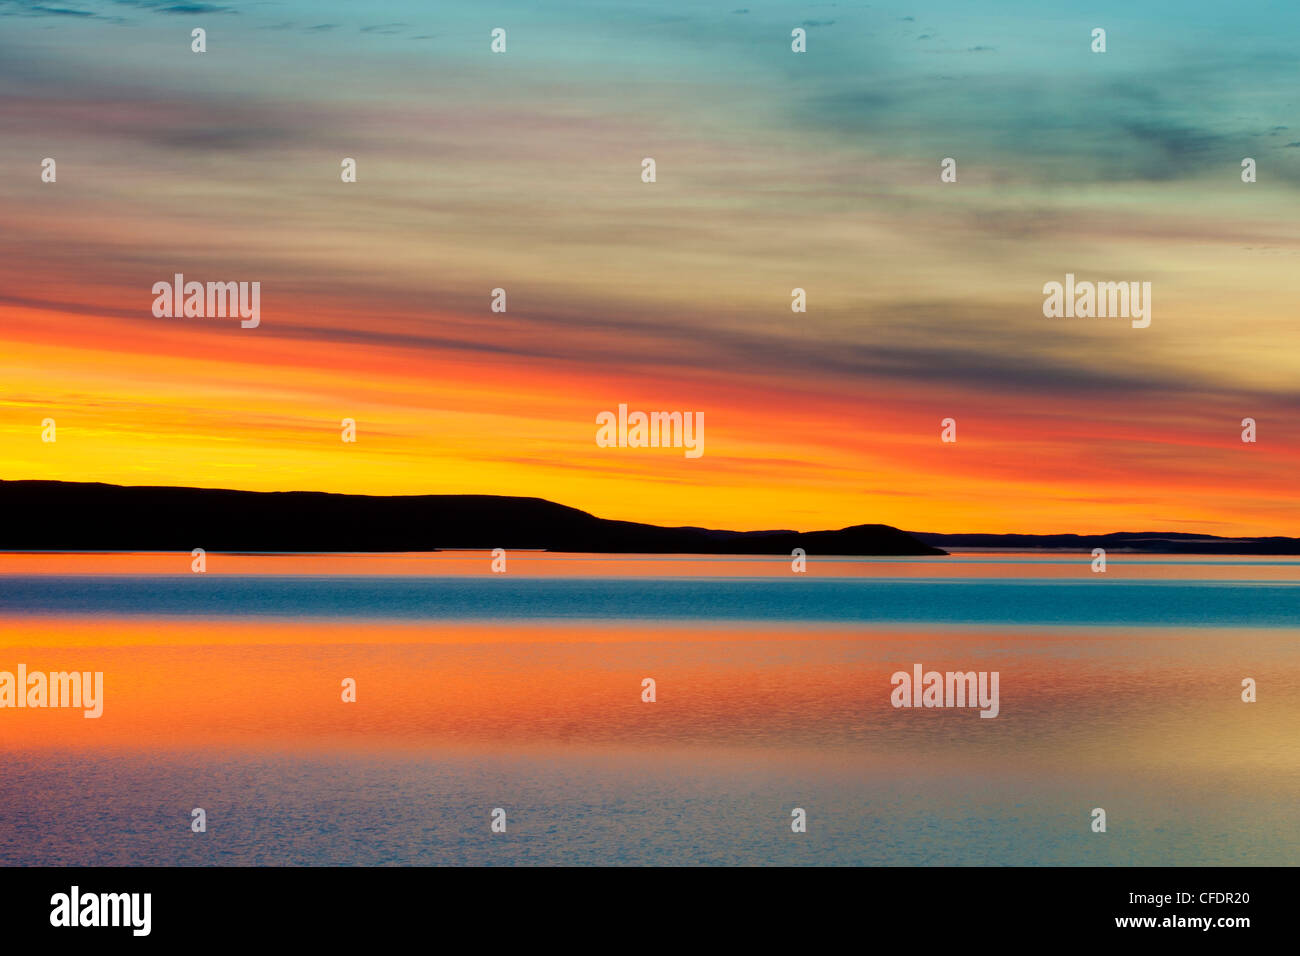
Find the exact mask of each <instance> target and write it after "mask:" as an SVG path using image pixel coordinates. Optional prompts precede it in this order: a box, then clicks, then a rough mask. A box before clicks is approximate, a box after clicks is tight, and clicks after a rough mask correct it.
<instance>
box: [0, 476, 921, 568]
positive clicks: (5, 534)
mask: <svg viewBox="0 0 1300 956" xmlns="http://www.w3.org/2000/svg"><path fill="white" fill-rule="evenodd" d="M0 515H3V516H4V517H3V518H2V519H0V550H7V551H24V550H26V551H65V550H66V551H71V550H87V551H189V550H191V549H193V548H203V549H205V550H207V551H433V550H437V549H439V548H442V549H454V548H466V549H479V548H483V549H487V548H506V549H507V550H509V549H511V548H515V549H540V550H547V551H589V552H597V553H600V552H605V553H624V554H627V553H648V554H786V555H788V554H789V553H790V552H791V551H792V550H793V549H794V548H803V549H804V550H805V551H807V552H808V553H809V554H810V555H819V554H820V555H855V554H861V555H920V554H943V553H944V552H943V551H942V550H940V549H938V548H934V547H931V546H929V545H925V544H922V543H921V542H920V541H917V540H916V539H915V538H913V537H912V536H911V535H909V534H907V533H906V532H903V531H899V530H898V529H897V528H891V527H889V526H887V525H881V524H864V525H856V526H854V527H851V528H843V529H841V530H839V531H813V532H808V533H799V532H795V531H749V532H737V531H714V530H709V529H706V528H661V527H658V526H656V525H650V524H637V523H635V522H630V521H608V520H606V519H603V518H597V517H596V516H594V515H590V514H587V513H586V512H585V511H579V510H577V509H576V508H567V507H565V506H564V505H557V504H555V503H554V502H551V501H545V500H543V499H541V498H512V497H501V496H496V495H409V496H394V497H377V496H371V495H337V494H327V493H324V492H316V491H283V492H280V491H277V492H258V491H224V490H217V489H208V488H168V487H123V486H121V485H105V484H100V483H81V482H63V481H0Z"/></svg>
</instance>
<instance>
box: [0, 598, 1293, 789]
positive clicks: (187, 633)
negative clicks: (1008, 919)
mask: <svg viewBox="0 0 1300 956" xmlns="http://www.w3.org/2000/svg"><path fill="white" fill-rule="evenodd" d="M19 662H22V663H25V664H26V665H27V667H28V669H29V671H35V670H70V669H77V670H91V671H95V670H102V671H103V672H104V680H105V702H104V715H103V716H102V717H101V718H99V719H97V720H87V719H85V718H83V717H82V716H81V714H80V713H79V712H70V711H60V710H35V709H3V710H0V750H3V749H40V748H45V747H89V748H96V749H100V748H122V747H126V748H146V749H170V748H177V749H194V748H205V747H226V746H250V747H255V748H258V749H266V748H284V749H297V750H303V749H321V748H325V749H328V748H339V747H344V748H348V749H367V748H393V747H396V748H405V749H409V748H415V749H437V748H441V749H446V748H467V749H471V750H475V751H477V752H486V753H498V752H510V751H520V750H535V751H541V752H552V753H559V752H578V751H582V750H593V749H594V750H606V751H608V750H616V751H625V752H642V751H645V750H647V749H650V748H653V749H677V748H692V749H699V748H707V749H708V750H711V751H717V752H721V751H731V752H737V751H740V752H746V751H748V752H752V753H754V754H755V756H756V759H759V758H758V755H759V754H760V753H761V754H766V755H768V756H769V757H770V756H771V755H772V754H776V753H782V752H787V753H814V752H816V753H822V754H840V755H842V756H844V757H845V758H847V759H851V760H853V761H856V762H865V763H868V764H871V765H875V766H879V767H885V766H893V767H904V768H912V769H915V770H917V771H924V772H934V771H936V769H937V768H942V767H945V766H947V767H958V766H967V767H977V768H983V769H986V770H989V771H990V772H996V771H997V770H998V768H1002V769H1004V770H1011V769H1024V768H1026V767H1031V766H1032V767H1038V768H1049V769H1050V768H1056V769H1061V770H1063V769H1066V768H1070V769H1073V770H1078V769H1080V768H1086V767H1096V768H1098V769H1101V768H1109V769H1111V770H1113V769H1114V768H1116V767H1119V766H1122V767H1129V768H1133V769H1134V770H1135V771H1141V770H1145V769H1152V768H1164V769H1173V770H1174V771H1183V772H1196V771H1197V769H1198V768H1199V769H1203V770H1210V769H1214V770H1215V771H1223V770H1225V769H1228V768H1240V769H1241V770H1242V771H1243V772H1250V773H1255V772H1266V773H1268V774H1269V775H1270V776H1271V778H1272V779H1273V780H1274V781H1275V782H1277V783H1279V784H1280V783H1282V782H1284V781H1288V780H1289V781H1291V782H1292V783H1296V782H1300V780H1298V779H1297V777H1298V775H1300V735H1297V734H1296V732H1295V727H1296V726H1297V725H1300V653H1297V650H1296V645H1295V640H1294V635H1292V634H1289V633H1287V632H1274V631H1267V630H1242V631H1236V632H1230V631H1215V630H1209V629H1196V630H1194V631H1189V632H1185V633H1183V632H1177V631H1172V630H1168V631H1166V630H1161V629H1149V628H1148V629H1138V630H1133V631H1129V630H1125V629H1119V628H1115V629H1085V628H1061V629H1032V630H1031V629H1014V628H1013V629H1005V628H1002V629H998V628H985V629H973V628H972V629H943V630H926V629H921V628H875V627H873V628H870V629H866V628H847V627H842V626H825V627H820V628H809V627H802V626H801V627H798V628H792V627H790V626H788V625H779V626H778V625H772V626H755V625H753V624H747V625H745V626H743V627H736V626H728V625H716V624H714V625H708V626H700V625H697V624H693V625H685V624H679V625H674V626H664V625H662V624H638V623H632V624H625V623H622V622H620V623H616V624H609V623H599V624H597V623H586V622H576V623H575V622H566V623H563V624H508V625H507V624H482V623H455V624H447V623H440V624H436V625H431V624H428V623H418V622H413V623H397V624H391V623H357V622H347V623H326V624H320V623H310V624H309V623H279V622H251V623H249V622H193V621H185V622H159V621H147V622H143V621H142V622H140V623H133V622H120V621H119V622H112V623H106V624H99V623H94V622H87V621H84V620H59V619H48V618H43V619H39V620H36V619H27V620H15V619H7V620H3V621H0V670H9V671H12V670H14V669H15V668H16V665H17V664H18V663H19ZM913 663H920V664H922V665H923V666H924V668H925V669H926V670H931V669H933V670H939V671H946V670H990V671H991V670H996V671H998V672H999V674H1000V694H999V698H1000V699H999V706H1000V714H999V716H998V717H997V718H995V719H984V718H980V717H979V716H978V712H977V711H976V710H974V709H964V710H959V709H924V708H921V709H911V708H906V709H895V708H893V707H892V706H891V705H890V691H891V689H892V686H891V683H890V676H891V675H892V674H893V673H894V672H895V671H898V670H904V671H909V670H910V669H911V666H912V664H913ZM1242 676H1251V677H1254V678H1255V679H1256V680H1257V681H1258V683H1259V686H1260V688H1261V689H1260V703H1258V704H1244V703H1242V702H1241V701H1240V697H1239V695H1240V686H1239V681H1240V678H1241V677H1242ZM647 677H650V678H653V679H654V680H655V681H656V685H657V686H656V690H657V700H656V701H655V702H654V703H645V702H643V701H642V699H641V696H642V680H643V679H644V678H647ZM345 678H352V679H354V680H355V681H356V682H357V701H356V703H344V702H343V700H342V681H343V680H344V679H345Z"/></svg>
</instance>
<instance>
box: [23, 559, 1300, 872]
mask: <svg viewBox="0 0 1300 956" xmlns="http://www.w3.org/2000/svg"><path fill="white" fill-rule="evenodd" d="M191 560H192V559H191V558H190V556H189V555H175V554H167V555H163V554H131V555H105V554H93V555H85V554H51V555H17V554H0V671H4V670H8V671H14V670H15V669H16V667H17V665H18V664H19V663H20V662H21V663H25V664H26V665H27V668H28V671H29V672H34V671H37V670H45V671H50V670H70V669H77V670H92V671H93V670H99V671H103V672H104V682H105V703H104V714H103V716H102V717H101V718H100V719H98V720H87V719H85V718H83V717H82V714H81V712H80V711H79V710H77V711H73V710H53V709H9V708H5V709H0V760H3V764H2V767H3V770H2V771H0V864H6V865H12V864H34V863H53V864H61V863H77V864H100V863H162V864H167V863H184V864H210V863H217V864H223V863H224V864H235V863H256V864H333V863H355V864H412V863H416V864H466V863H470V864H486V863H491V864H516V863H522V864H536V863H580V864H591V863H613V864H624V863H651V864H672V863H676V864H706V863H739V864H768V863H788V864H981V863H995V864H1067V863H1084V864H1119V865H1142V864H1146V865H1158V864H1251V863H1273V864H1277V863H1281V864H1294V863H1297V862H1300V822H1298V821H1297V815H1296V814H1295V812H1294V807H1295V805H1296V802H1297V798H1300V561H1296V560H1288V559H1281V558H1241V559H1233V558H1221V557H1215V558H1195V557H1171V558H1153V557H1151V556H1123V555H1114V554H1112V555H1111V556H1110V565H1109V570H1108V571H1107V573H1106V574H1104V575H1100V574H1092V573H1091V571H1090V569H1089V563H1090V558H1089V557H1088V556H1086V555H1051V556H1042V555H996V556H993V555H980V554H964V555H955V556H951V557H946V558H909V559H902V560H890V559H857V560H854V559H830V560H822V561H816V560H813V561H811V562H810V564H809V568H808V573H807V574H806V575H794V574H792V573H791V571H790V566H789V562H788V560H780V559H768V558H674V557H662V556H617V557H597V556H576V555H544V554H526V553H516V554H512V555H510V557H509V570H508V572H507V573H505V574H492V573H491V572H490V570H489V565H490V558H489V556H488V555H486V554H483V553H474V554H463V553H457V554H450V553H443V554H435V555H400V556H360V555H353V556H303V555H208V559H207V560H208V571H207V573H206V574H203V575H198V574H193V573H191V571H190V561H191ZM917 663H919V664H922V665H923V666H924V669H925V670H927V671H928V670H937V671H948V670H962V671H969V670H977V671H997V672H998V673H999V675H1000V692H999V709H1000V712H999V715H998V717H997V718H996V719H981V718H980V717H979V716H978V711H977V710H974V709H969V708H951V709H948V708H934V709H927V708H899V709H896V708H894V707H892V706H891V704H890V692H891V689H892V687H891V683H890V677H891V675H892V674H893V673H894V672H895V671H900V670H901V671H908V672H910V671H911V669H912V665H913V664H917ZM646 677H651V678H654V680H655V681H656V684H657V700H656V702H655V703H652V704H651V703H644V702H642V700H641V682H642V679H643V678H646ZM1245 677H1250V678H1253V679H1254V680H1255V681H1256V682H1257V685H1258V702H1257V703H1253V704H1247V703H1243V702H1242V700H1241V696H1240V695H1241V681H1242V679H1243V678H1245ZM344 678H351V679H353V680H355V681H356V685H357V701H356V703H344V702H343V701H342V700H341V699H340V686H341V681H342V680H343V679H344ZM193 807H203V808H204V809H205V810H206V811H207V814H208V825H209V829H208V832H207V833H204V834H194V833H192V832H191V831H190V828H189V821H190V810H191V808H193ZM494 807H502V808H505V810H506V812H507V821H508V829H507V832H506V833H503V834H501V833H498V834H494V833H492V832H490V829H489V815H490V812H491V811H492V809H493V808H494ZM795 807H800V808H803V809H804V810H805V811H806V812H807V816H808V831H807V832H806V833H793V832H791V828H790V819H791V817H790V813H791V810H792V809H793V808H795ZM1094 807H1103V808H1105V810H1106V813H1107V832H1106V833H1104V834H1100V833H1092V832H1091V831H1090V828H1089V823H1090V819H1091V817H1090V811H1091V810H1092V809H1093V808H1094Z"/></svg>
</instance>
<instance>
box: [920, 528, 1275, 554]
mask: <svg viewBox="0 0 1300 956" xmlns="http://www.w3.org/2000/svg"><path fill="white" fill-rule="evenodd" d="M911 534H912V537H914V538H916V539H917V540H919V541H924V542H925V543H926V544H930V545H934V546H935V547H942V548H952V549H964V550H970V551H987V550H1000V551H1087V552H1091V551H1092V549H1093V548H1104V549H1105V550H1106V551H1107V552H1111V551H1115V552H1125V551H1129V552H1137V553H1144V554H1300V538H1283V537H1280V536H1275V537H1267V538H1223V537H1219V536H1218V535H1213V534H1191V533H1188V532H1184V531H1115V532H1112V533H1110V534H931V533H929V532H924V531H913V532H911Z"/></svg>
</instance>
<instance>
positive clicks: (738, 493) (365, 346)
mask: <svg viewBox="0 0 1300 956" xmlns="http://www.w3.org/2000/svg"><path fill="white" fill-rule="evenodd" d="M975 7H978V10H977V9H975ZM1139 7H1140V9H1139ZM195 27H202V28H204V29H206V31H207V52H206V53H203V54H195V53H192V52H191V50H190V42H191V41H190V31H191V30H192V29H193V28H195ZM494 27H502V28H504V29H505V30H506V31H507V52H506V53H505V54H493V53H491V52H490V50H489V44H490V33H491V30H492V29H493V28H494ZM795 27H803V28H804V29H805V30H806V31H807V36H808V41H807V42H808V51H807V53H804V54H795V53H792V52H791V49H790V31H791V29H793V28H795ZM1094 27H1103V28H1105V29H1106V31H1107V52H1106V53H1104V54H1096V53H1092V52H1091V51H1090V44H1091V38H1090V34H1091V31H1092V29H1093V28H1094ZM1298 27H1300V5H1297V4H1295V3H1239V4H1235V5H1231V6H1229V5H1225V4H1221V3H1203V2H1185V0H1184V2H1168V3H1164V2H1157V3H1143V4H1140V5H1138V4H1133V3H1128V2H1125V3H1119V2H1109V0H1107V2H1097V3H1086V4H1085V3H1066V4H1043V3H1041V2H1024V3H1011V2H1007V3H981V4H978V5H972V4H970V3H966V2H956V0H949V2H938V3H925V4H918V3H911V4H909V3H900V4H893V3H885V4H883V5H882V4H879V3H873V4H871V5H866V4H853V3H809V4H803V5H800V4H789V3H761V2H755V0H728V2H726V3H719V4H705V3H685V2H654V3H650V2H629V3H615V2H608V3H599V4H598V3H582V2H578V3H575V2H561V3H540V4H539V3H536V2H529V3H493V2H485V3H481V4H471V5H464V6H463V8H462V9H459V10H452V9H444V7H443V5H439V4H434V3H416V2H409V3H384V4H369V3H366V4H361V3H343V2H338V0H312V2H258V3H231V4H224V3H222V4H207V3H179V2H176V3H170V2H165V0H162V2H152V0H112V2H107V0H66V2H65V0H49V2H46V3H35V2H0V130H2V131H3V132H2V135H0V171H2V172H3V175H2V176H0V478H5V479H21V478H50V479H65V480H74V481H107V482H115V483H122V484H175V485H193V486H206V487H225V488H243V489H254V490H325V491H338V492H356V493H370V494H437V493H486V494H503V495H535V496H540V497H544V498H549V499H551V500H554V501H558V502H561V503H563V504H567V505H571V506H574V507H578V508H582V509H584V510H587V511H590V512H593V513H595V514H597V515H600V516H602V517H608V518H622V519H629V520H639V521H650V522H655V523H659V524H692V525H705V526H713V527H729V528H737V529H754V528H770V527H789V528H795V529H800V530H811V529H815V528H828V527H843V526H846V525H851V524H859V523H866V522H883V523H886V524H891V525H895V526H898V527H902V528H906V529H908V530H914V531H929V532H999V531H1005V532H1044V533H1047V532H1067V531H1077V532H1107V531H1120V530H1130V531H1143V530H1167V531H1206V532H1210V533H1214V534H1254V535H1262V534H1287V535H1300V511H1298V510H1297V507H1296V499H1297V495H1296V488H1297V486H1298V485H1300V477H1298V474H1300V258H1297V257H1298V256H1300V201H1298V200H1300V83H1297V77H1298V72H1297V59H1296V51H1295V49H1294V42H1293V38H1294V37H1295V35H1296V29H1297V28H1298ZM45 157H52V158H54V159H55V160H56V162H57V175H58V178H57V182H56V183H53V184H50V183H43V182H42V181H41V176H40V173H41V160H42V159H43V158H45ZM344 157H354V158H355V159H356V160H357V164H358V180H359V181H358V182H357V183H355V184H345V183H343V182H341V181H340V175H339V174H340V162H341V160H342V159H343V158H344ZM644 157H653V158H654V159H655V160H656V163H657V182H655V183H653V184H646V183H643V182H642V181H641V161H642V159H643V158H644ZM945 157H953V158H955V159H956V161H957V166H958V181H957V182H956V183H948V184H946V183H942V182H940V179H939V172H940V161H941V160H942V159H943V158H945ZM1244 157H1252V158H1254V159H1255V160H1256V161H1257V165H1258V182H1256V183H1253V184H1246V183H1243V182H1242V180H1241V161H1242V159H1243V158H1244ZM175 273H184V275H185V276H186V278H187V279H194V280H198V281H209V280H212V281H241V280H243V281H259V282H260V283H261V288H262V292H261V313H262V315H261V325H260V327H259V328H256V329H241V328H240V326H239V322H238V321H237V320H228V319H184V318H155V317H154V315H153V313H152V311H151V306H152V304H153V300H154V296H153V294H152V293H151V288H152V286H153V284H154V283H155V282H158V281H160V280H165V281H170V280H171V278H172V276H173V275H174V274H175ZM1066 273H1074V274H1075V275H1076V276H1077V277H1078V278H1079V279H1080V280H1084V279H1087V280H1094V281H1143V282H1150V283H1151V284H1152V290H1153V291H1152V299H1153V303H1152V304H1153V309H1152V321H1151V325H1150V327H1149V328H1146V329H1134V328H1132V327H1131V326H1130V323H1129V321H1128V320H1126V319H1095V318H1094V319H1081V318H1069V319H1066V318H1045V317H1044V315H1043V309H1042V307H1043V299H1044V296H1043V293H1042V287H1043V285H1044V283H1047V282H1051V281H1057V282H1060V281H1062V280H1063V279H1064V276H1065V274H1066ZM497 287H502V288H504V289H506V291H507V295H508V312H506V313H504V314H501V313H493V312H492V311H491V310H490V308H489V306H490V303H491V290H492V289H494V288H497ZM795 287H800V288H803V289H805V290H806V291H807V296H808V311H807V313H806V314H796V313H793V312H791V309H790V302H791V290H792V289H793V288H795ZM620 403H626V404H627V405H629V406H630V407H631V408H632V409H643V410H647V411H650V410H680V411H691V412H695V411H699V412H703V414H704V421H705V435H704V454H703V456H702V457H700V458H688V457H686V456H685V455H683V453H682V451H681V450H680V449H618V448H601V447H598V446H597V445H596V443H595V440H594V439H595V434H596V416H597V414H598V413H600V412H602V411H605V410H616V409H617V407H618V405H619V404H620ZM47 417H49V418H54V419H55V420H56V422H57V429H58V431H57V435H58V440H57V442H55V443H52V444H51V443H44V442H42V441H41V422H42V420H43V419H45V418H47ZM346 417H350V418H354V419H356V421H357V431H358V442H357V443H356V444H345V443H343V442H342V441H340V428H339V425H340V420H341V419H343V418H346ZM947 417H952V418H955V419H956V420H957V430H958V441H957V442H956V443H955V444H945V443H942V442H941V441H940V422H941V420H942V419H944V418H947ZM1246 417H1251V418H1254V419H1256V421H1257V422H1258V437H1259V440H1258V442H1257V443H1255V444H1246V443H1243V442H1242V441H1241V430H1242V429H1241V421H1242V419H1243V418H1246Z"/></svg>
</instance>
